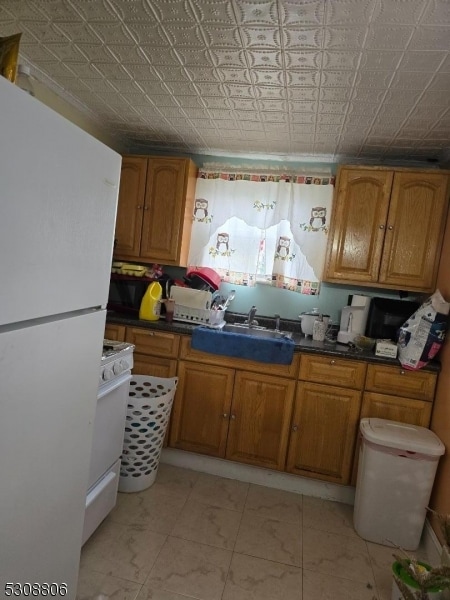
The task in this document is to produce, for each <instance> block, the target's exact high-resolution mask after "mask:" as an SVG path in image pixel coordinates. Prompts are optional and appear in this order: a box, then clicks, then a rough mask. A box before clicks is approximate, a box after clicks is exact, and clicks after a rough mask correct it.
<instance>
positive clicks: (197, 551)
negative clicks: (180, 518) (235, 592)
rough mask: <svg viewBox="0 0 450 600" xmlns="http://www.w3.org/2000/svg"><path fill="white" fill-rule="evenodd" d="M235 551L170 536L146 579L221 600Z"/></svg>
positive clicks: (166, 587) (163, 586)
mask: <svg viewBox="0 0 450 600" xmlns="http://www.w3.org/2000/svg"><path fill="white" fill-rule="evenodd" d="M231 554H232V553H231V551H230V550H224V549H222V548H215V547H213V546H208V545H206V544H199V543H197V542H191V541H188V540H182V539H179V538H175V537H169V538H168V539H167V541H166V543H165V544H164V547H163V548H162V550H161V552H160V554H159V556H158V559H157V560H156V563H155V565H154V566H153V568H152V570H151V572H150V575H149V577H148V579H147V581H146V582H145V583H146V584H148V585H149V586H153V587H154V588H161V589H164V590H167V591H169V592H175V593H176V594H185V595H187V596H193V597H194V598H198V599H199V600H220V598H221V596H222V592H223V588H224V586H225V580H226V577H227V573H228V569H229V566H230V561H231Z"/></svg>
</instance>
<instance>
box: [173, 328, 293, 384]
mask: <svg viewBox="0 0 450 600" xmlns="http://www.w3.org/2000/svg"><path fill="white" fill-rule="evenodd" d="M180 358H184V359H185V360H194V361H196V362H202V363H206V364H209V365H220V366H223V367H231V368H234V369H240V370H241V371H256V372H257V373H266V374H267V375H283V376H284V377H297V373H298V363H299V359H300V355H299V354H294V357H293V359H292V362H291V364H290V365H279V364H269V363H263V362H257V361H253V360H247V359H246V358H232V357H229V356H222V355H220V354H210V353H209V352H201V351H200V350H193V349H192V348H191V338H190V337H188V336H183V337H182V338H181V350H180Z"/></svg>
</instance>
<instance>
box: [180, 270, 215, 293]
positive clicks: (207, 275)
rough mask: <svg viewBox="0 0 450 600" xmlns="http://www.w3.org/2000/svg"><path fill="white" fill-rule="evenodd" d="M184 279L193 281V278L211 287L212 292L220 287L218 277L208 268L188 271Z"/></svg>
mask: <svg viewBox="0 0 450 600" xmlns="http://www.w3.org/2000/svg"><path fill="white" fill-rule="evenodd" d="M186 278H187V279H191V280H195V278H198V279H201V280H203V281H204V282H205V283H206V284H208V285H209V286H211V287H212V288H213V289H214V290H218V289H219V285H220V275H219V273H217V272H216V271H214V269H211V268H210V267H198V268H193V269H188V271H187V273H186Z"/></svg>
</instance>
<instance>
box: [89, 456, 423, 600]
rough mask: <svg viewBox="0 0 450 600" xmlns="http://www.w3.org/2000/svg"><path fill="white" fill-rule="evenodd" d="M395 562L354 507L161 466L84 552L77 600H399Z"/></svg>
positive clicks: (121, 502) (123, 501) (122, 500)
mask: <svg viewBox="0 0 450 600" xmlns="http://www.w3.org/2000/svg"><path fill="white" fill-rule="evenodd" d="M392 553H393V549H392V548H387V547H385V546H380V545H377V544H373V543H370V542H366V541H364V540H362V539H361V538H359V537H358V535H357V534H356V533H355V531H354V530H353V527H352V507H351V506H349V505H345V504H341V503H337V502H330V501H326V500H321V499H318V498H312V497H307V496H302V495H299V494H295V493H292V492H285V491H281V490H276V489H272V488H267V487H263V486H258V485H254V484H248V483H243V482H240V481H236V480H232V479H225V478H222V477H216V476H214V475H207V474H204V473H198V472H196V471H190V470H187V469H181V468H178V467H173V466H170V465H165V464H161V465H160V467H159V471H158V476H157V479H156V481H155V483H154V484H153V485H152V486H151V487H150V488H148V489H147V490H145V491H143V492H139V493H133V494H119V498H118V503H117V506H116V508H115V509H114V510H113V511H112V513H111V514H110V515H109V516H108V517H107V519H106V520H105V521H104V522H103V523H102V525H101V526H100V527H99V529H98V530H97V531H96V532H95V533H94V535H93V536H92V537H91V538H90V539H89V540H88V542H87V543H86V544H85V546H84V547H83V550H82V554H81V565H80V577H79V585H78V595H77V600H107V599H108V598H111V599H114V600H186V599H189V598H196V599H197V600H278V599H280V600H375V599H376V600H390V598H391V581H392V580H391V575H390V565H391V564H392V561H393V557H392ZM422 558H424V557H422Z"/></svg>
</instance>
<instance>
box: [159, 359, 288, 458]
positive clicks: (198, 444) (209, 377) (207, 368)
mask: <svg viewBox="0 0 450 600" xmlns="http://www.w3.org/2000/svg"><path fill="white" fill-rule="evenodd" d="M178 375H179V378H180V381H179V387H178V390H177V394H176V398H175V404H174V408H173V414H172V427H171V435H170V446H172V447H173V448H179V449H182V450H189V451H191V452H199V453H200V454H208V455H209V456H215V457H220V458H227V459H229V460H235V461H238V462H244V463H248V464H251V465H257V466H262V467H267V468H270V469H278V470H283V469H284V465H285V458H286V449H287V441H288V433H289V422H290V417H291V411H292V404H293V399H294V390H295V381H293V380H288V379H285V378H284V377H278V376H273V375H263V374H261V373H251V372H246V371H235V370H234V369H233V368H228V367H218V366H215V365H207V364H203V363H195V362H189V361H180V362H179V367H178Z"/></svg>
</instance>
